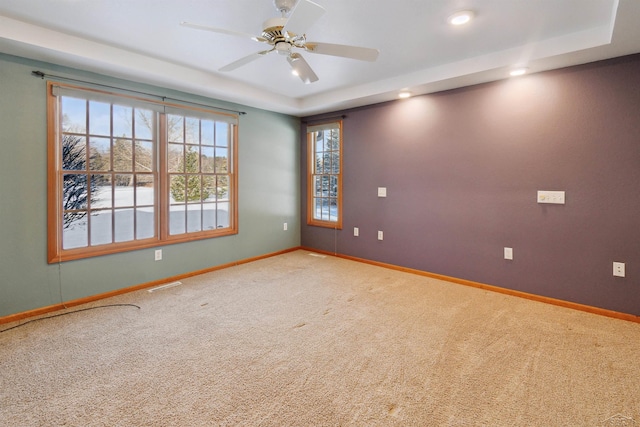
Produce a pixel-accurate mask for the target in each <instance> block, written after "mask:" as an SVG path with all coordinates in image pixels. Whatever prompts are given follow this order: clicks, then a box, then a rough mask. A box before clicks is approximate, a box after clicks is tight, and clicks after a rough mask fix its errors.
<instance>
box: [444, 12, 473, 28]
mask: <svg viewBox="0 0 640 427" xmlns="http://www.w3.org/2000/svg"><path fill="white" fill-rule="evenodd" d="M474 16H475V13H474V12H473V11H472V10H461V11H460V12H456V13H454V14H453V15H451V16H449V18H448V19H447V22H449V24H451V25H464V24H466V23H467V22H469V21H471V19H472V18H473V17H474Z"/></svg>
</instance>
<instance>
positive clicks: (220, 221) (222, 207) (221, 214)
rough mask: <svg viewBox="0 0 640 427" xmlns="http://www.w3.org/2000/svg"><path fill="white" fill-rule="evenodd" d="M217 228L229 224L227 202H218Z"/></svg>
mask: <svg viewBox="0 0 640 427" xmlns="http://www.w3.org/2000/svg"><path fill="white" fill-rule="evenodd" d="M216 217H217V218H216V223H217V228H226V227H229V226H230V223H229V203H227V202H224V203H218V209H217V212H216Z"/></svg>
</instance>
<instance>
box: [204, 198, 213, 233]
mask: <svg viewBox="0 0 640 427" xmlns="http://www.w3.org/2000/svg"><path fill="white" fill-rule="evenodd" d="M202 229H203V230H215V229H216V204H215V203H205V204H203V205H202Z"/></svg>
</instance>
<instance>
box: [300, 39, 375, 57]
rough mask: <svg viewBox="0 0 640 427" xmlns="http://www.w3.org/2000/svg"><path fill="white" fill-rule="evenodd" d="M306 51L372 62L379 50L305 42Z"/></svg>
mask: <svg viewBox="0 0 640 427" xmlns="http://www.w3.org/2000/svg"><path fill="white" fill-rule="evenodd" d="M304 48H305V50H306V51H307V52H311V53H319V54H321V55H332V56H342V57H344V58H352V59H359V60H360V61H369V62H373V61H375V60H376V59H378V54H379V53H380V51H378V49H371V48H368V47H358V46H348V45H343V44H333V43H316V42H307V43H305V45H304Z"/></svg>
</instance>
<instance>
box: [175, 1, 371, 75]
mask: <svg viewBox="0 0 640 427" xmlns="http://www.w3.org/2000/svg"><path fill="white" fill-rule="evenodd" d="M273 3H274V5H275V7H276V9H277V10H278V11H279V12H280V13H281V16H280V17H276V18H270V19H267V20H266V21H265V22H264V24H263V30H262V34H261V35H260V36H253V35H251V34H246V33H242V32H237V31H231V30H225V29H222V28H214V27H208V26H205V25H199V24H193V23H190V22H185V21H183V22H181V23H180V25H183V26H185V27H190V28H195V29H198V30H206V31H213V32H214V33H221V34H227V35H232V36H239V37H244V38H250V39H252V40H254V41H257V42H260V43H266V44H268V45H269V46H271V48H270V49H267V50H262V51H260V52H256V53H252V54H251V55H248V56H245V57H243V58H240V59H238V60H237V61H234V62H232V63H230V64H227V65H225V66H224V67H222V68H220V71H232V70H235V69H237V68H240V67H242V66H243V65H246V64H248V63H250V62H252V61H255V60H256V59H258V58H261V57H263V56H265V55H267V54H269V53H271V52H278V53H279V54H280V55H283V56H286V57H287V61H288V62H289V64H290V65H291V68H292V71H293V73H294V74H296V75H297V76H298V77H300V79H301V80H302V81H303V82H304V83H306V84H309V83H313V82H315V81H318V76H317V75H316V73H314V72H313V70H312V69H311V67H310V66H309V64H308V63H307V61H305V59H304V58H303V57H302V55H300V54H299V53H298V52H295V51H294V50H295V49H303V50H305V51H306V52H310V53H318V54H321V55H331V56H340V57H343V58H352V59H358V60H361V61H371V62H373V61H375V60H376V59H377V58H378V53H379V52H378V50H377V49H370V48H366V47H357V46H348V45H342V44H333V43H318V42H310V41H307V37H306V35H305V31H306V30H307V28H309V27H310V26H312V25H313V24H314V23H315V22H316V21H317V20H318V19H319V18H320V17H321V16H322V15H323V14H324V13H325V9H324V8H323V7H322V6H320V5H319V4H316V3H314V2H312V1H310V0H274V1H273ZM287 15H288V17H287Z"/></svg>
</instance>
